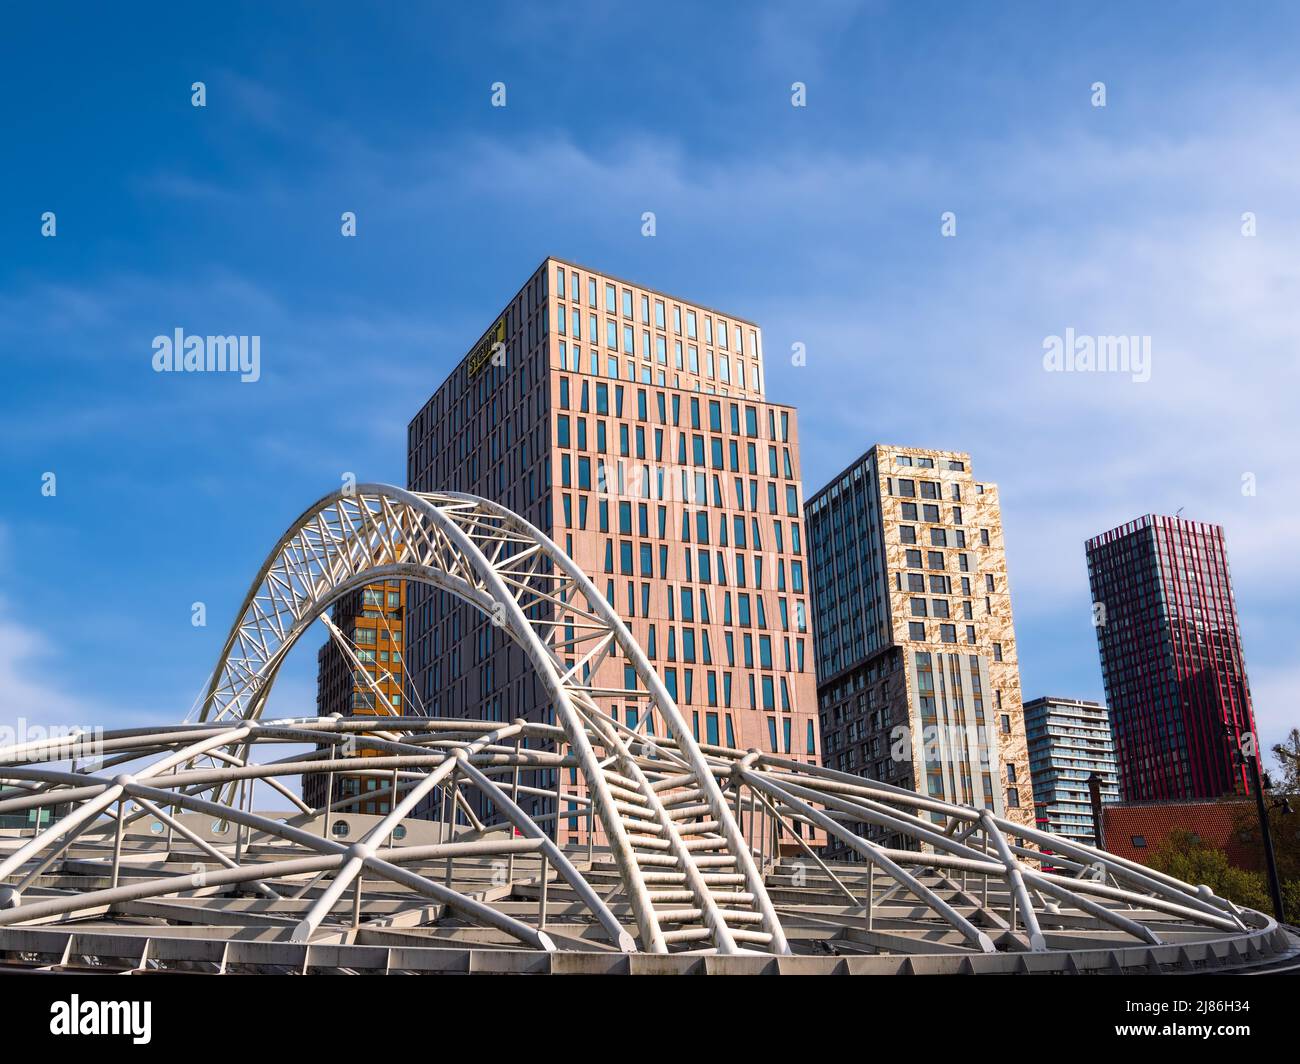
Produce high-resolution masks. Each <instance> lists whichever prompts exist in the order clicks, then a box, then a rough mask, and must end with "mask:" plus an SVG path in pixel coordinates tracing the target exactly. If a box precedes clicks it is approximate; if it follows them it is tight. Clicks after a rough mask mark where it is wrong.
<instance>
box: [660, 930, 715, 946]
mask: <svg viewBox="0 0 1300 1064" xmlns="http://www.w3.org/2000/svg"><path fill="white" fill-rule="evenodd" d="M663 936H664V942H665V943H666V944H667V945H670V946H671V945H674V944H676V943H678V942H702V941H704V940H705V939H708V938H712V937H713V932H712V931H711V930H709V929H708V928H707V927H682V928H678V929H677V930H676V931H665V932H664V933H663Z"/></svg>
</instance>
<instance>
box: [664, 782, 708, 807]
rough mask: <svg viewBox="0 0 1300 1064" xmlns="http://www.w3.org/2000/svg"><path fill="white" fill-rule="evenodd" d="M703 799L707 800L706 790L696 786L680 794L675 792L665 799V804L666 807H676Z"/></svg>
mask: <svg viewBox="0 0 1300 1064" xmlns="http://www.w3.org/2000/svg"><path fill="white" fill-rule="evenodd" d="M703 801H705V798H704V792H703V791H701V790H700V789H699V788H698V787H696V788H692V789H691V790H689V791H682V792H681V793H680V794H676V793H674V794H673V795H672V797H670V798H666V799H664V800H663V806H664V808H665V809H674V808H676V807H677V806H679V805H688V804H691V803H694V802H703Z"/></svg>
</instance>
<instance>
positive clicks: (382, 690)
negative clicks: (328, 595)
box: [302, 580, 407, 813]
mask: <svg viewBox="0 0 1300 1064" xmlns="http://www.w3.org/2000/svg"><path fill="white" fill-rule="evenodd" d="M405 619H406V584H405V582H404V581H401V580H388V581H381V582H378V583H374V584H368V585H366V586H365V587H361V588H358V589H357V590H355V591H352V592H350V593H349V594H347V595H345V596H344V597H343V598H342V599H340V600H339V601H338V602H337V603H336V604H335V606H334V609H333V611H332V612H331V616H330V620H331V621H332V622H333V624H334V625H335V627H337V628H338V629H339V631H340V632H341V633H342V636H343V639H344V643H345V644H346V645H348V650H347V651H346V652H345V651H344V649H343V648H342V647H340V646H339V644H338V642H337V641H336V640H335V639H333V638H330V639H327V640H326V641H325V642H324V644H322V646H321V648H320V650H319V651H318V652H317V654H316V712H317V715H319V716H322V717H328V716H331V715H332V714H335V713H339V714H341V715H343V716H345V717H351V716H394V715H396V716H400V715H402V714H404V713H405V712H406V708H407V707H406V705H405V702H404V698H405V694H406V683H405V676H406V670H405V662H404V661H403V660H402V637H403V633H404V631H405V624H404V623H403V622H404V621H405ZM354 656H355V660H353V657H354ZM368 755H370V756H373V755H371V752H370V751H367V750H362V751H361V756H363V757H365V756H368ZM379 786H380V783H379V781H378V780H377V779H375V778H374V777H371V778H369V779H366V780H364V781H363V780H362V779H360V778H358V777H355V776H348V775H346V774H339V775H336V777H335V779H334V784H333V787H332V789H331V788H330V787H329V785H328V780H327V778H326V775H325V774H323V773H311V774H308V775H305V776H303V779H302V787H303V797H304V799H305V800H306V801H307V802H308V803H309V804H311V805H313V806H317V807H319V806H321V805H323V804H324V803H325V800H326V795H327V792H329V797H330V799H331V805H333V806H337V805H338V804H339V803H340V802H347V800H348V799H349V798H352V797H355V796H357V795H359V794H361V791H362V789H366V790H375V789H376V788H377V787H379ZM345 808H346V811H347V812H352V813H387V812H388V809H389V805H388V801H387V799H378V800H370V801H365V800H363V801H360V802H352V803H350V804H348V805H346V807H345Z"/></svg>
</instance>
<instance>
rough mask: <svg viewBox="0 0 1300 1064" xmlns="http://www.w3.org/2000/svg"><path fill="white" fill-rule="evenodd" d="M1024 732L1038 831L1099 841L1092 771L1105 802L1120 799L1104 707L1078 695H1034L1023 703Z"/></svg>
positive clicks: (1073, 838) (1068, 837) (1089, 843)
mask: <svg viewBox="0 0 1300 1064" xmlns="http://www.w3.org/2000/svg"><path fill="white" fill-rule="evenodd" d="M1025 736H1026V738H1027V740H1028V742H1029V771H1030V775H1031V777H1032V779H1033V784H1034V806H1035V808H1036V810H1037V818H1038V827H1039V830H1040V831H1050V832H1052V833H1053V834H1054V835H1061V836H1063V837H1064V838H1066V839H1069V840H1070V841H1072V842H1081V843H1084V844H1085V845H1087V846H1095V845H1096V844H1097V826H1096V824H1095V823H1094V821H1093V815H1092V793H1091V791H1090V790H1089V788H1088V778H1089V777H1090V776H1091V775H1092V774H1093V773H1094V772H1095V773H1096V774H1097V775H1098V777H1100V779H1101V787H1100V794H1101V800H1102V802H1117V801H1119V778H1118V769H1117V768H1116V765H1115V743H1114V740H1113V739H1112V738H1111V734H1110V717H1109V715H1108V714H1107V712H1106V707H1105V706H1103V705H1102V704H1101V703H1100V702H1088V701H1084V700H1083V699H1078V698H1051V697H1044V698H1035V699H1034V700H1033V701H1031V702H1026V703H1025Z"/></svg>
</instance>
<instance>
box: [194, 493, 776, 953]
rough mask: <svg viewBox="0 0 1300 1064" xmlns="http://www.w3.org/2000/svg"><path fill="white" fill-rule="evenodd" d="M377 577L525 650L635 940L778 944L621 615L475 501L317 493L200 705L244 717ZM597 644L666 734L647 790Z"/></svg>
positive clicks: (626, 695) (682, 727)
mask: <svg viewBox="0 0 1300 1064" xmlns="http://www.w3.org/2000/svg"><path fill="white" fill-rule="evenodd" d="M389 577H400V578H404V579H408V580H417V581H422V582H425V583H428V584H431V585H432V586H434V587H437V588H439V589H441V590H444V591H448V592H450V593H452V594H454V595H456V596H457V597H459V598H461V599H463V600H464V601H466V602H468V603H470V604H472V605H474V606H476V607H478V608H479V609H480V610H482V611H483V612H484V613H486V614H488V615H489V616H491V617H492V619H493V622H494V623H496V624H498V625H499V626H500V627H501V628H502V629H503V630H504V631H505V632H506V633H507V634H508V635H509V636H510V637H511V638H512V639H513V640H514V641H515V642H516V643H517V644H518V645H519V646H520V647H521V648H522V649H523V650H524V652H525V653H526V654H527V655H528V657H529V659H530V661H531V662H532V664H533V666H534V668H535V669H536V670H537V674H538V676H539V678H540V680H541V682H542V684H543V686H544V687H545V689H546V691H547V693H548V695H549V697H550V699H551V700H552V704H553V705H554V707H555V719H556V723H557V724H558V725H559V726H560V727H561V728H562V729H563V731H564V734H565V737H566V740H567V743H568V745H569V747H570V749H571V750H572V751H573V753H574V756H575V757H576V758H577V761H578V768H579V771H580V772H581V773H582V776H583V780H584V782H585V784H586V787H587V791H588V793H589V794H590V795H591V796H592V798H593V800H594V802H595V812H596V815H597V816H598V817H599V819H600V823H601V827H602V828H603V830H604V832H605V834H606V837H607V838H608V839H609V840H610V844H611V849H612V851H613V853H614V855H615V859H616V861H617V862H618V863H619V866H620V869H621V871H622V873H623V876H624V879H625V882H626V884H627V888H628V893H629V897H630V899H631V903H632V908H633V911H634V913H635V916H636V922H637V926H638V928H639V930H640V933H641V939H642V942H643V944H644V946H645V948H646V949H648V950H650V951H652V952H667V951H668V950H669V949H670V948H671V947H673V946H676V945H687V944H689V945H691V946H693V947H705V948H708V947H712V948H714V949H716V950H718V951H719V952H722V953H731V952H735V951H736V950H738V949H745V948H754V947H761V948H763V949H765V950H769V951H772V952H775V953H785V952H787V951H788V946H787V944H786V942H785V937H784V934H783V932H782V929H781V923H780V920H779V919H778V918H777V915H776V911H775V909H774V908H773V906H772V903H771V900H770V899H769V897H768V895H767V891H766V889H765V888H764V886H763V880H762V876H761V875H760V873H759V870H758V867H757V865H756V864H755V862H754V859H753V855H752V854H751V853H750V852H749V850H748V848H747V847H746V846H745V844H744V842H743V838H742V834H741V831H740V828H739V825H738V824H737V823H736V820H735V819H734V817H733V815H732V811H731V809H730V808H729V806H728V805H727V802H726V800H725V799H724V797H723V794H722V790H721V788H720V787H719V786H718V783H717V780H716V779H715V778H714V776H713V773H712V771H711V770H710V768H709V766H708V764H707V762H706V760H705V758H704V756H703V755H702V754H701V752H700V750H699V747H698V745H697V743H696V742H695V739H694V737H693V735H692V734H691V729H690V727H689V726H688V725H687V724H686V722H685V720H684V719H683V717H682V715H681V713H680V711H679V710H678V708H677V705H676V703H675V701H674V700H673V698H672V696H671V695H670V694H669V693H668V691H667V689H666V688H665V687H664V684H663V681H662V680H661V679H660V677H659V675H658V674H657V673H656V672H655V670H654V669H653V668H652V667H651V665H650V663H649V661H648V660H647V658H646V656H645V654H644V652H643V651H642V650H641V648H640V646H638V645H637V643H636V640H635V639H633V637H632V634H631V633H630V632H629V631H628V629H627V626H626V625H625V624H624V623H623V621H622V619H621V618H620V617H619V616H618V614H617V613H615V612H614V610H613V608H612V607H611V606H610V604H609V603H608V602H606V600H605V598H604V596H603V595H602V594H601V593H600V592H599V591H598V590H597V589H596V587H595V585H594V584H593V583H592V582H591V580H590V579H589V578H588V577H587V575H586V574H585V573H584V572H583V571H582V570H581V569H579V568H578V566H577V565H576V564H574V562H573V561H572V559H570V558H569V557H568V556H567V555H566V554H565V553H564V552H563V551H562V550H560V548H559V547H557V546H556V545H555V544H554V543H553V542H552V541H551V540H550V539H549V538H547V537H546V536H545V535H544V534H543V533H542V532H540V531H539V530H538V529H536V528H535V527H533V526H532V525H531V524H529V523H528V522H526V521H524V520H523V519H522V518H521V517H519V516H518V515H517V514H515V513H513V512H512V511H510V510H508V509H506V508H504V507H502V506H499V505H497V504H495V503H492V502H489V501H488V500H485V499H481V498H478V497H476V496H472V495H462V494H455V493H441V494H417V493H414V492H409V491H406V490H404V489H401V488H396V487H392V486H390V485H382V484H366V485H360V486H358V487H356V488H355V489H353V490H350V491H340V492H337V493H335V494H332V495H329V496H326V497H325V498H323V499H321V500H319V501H318V502H317V503H316V504H315V505H313V506H312V507H311V508H309V509H308V510H307V511H306V512H305V513H303V514H302V515H301V516H300V517H299V518H298V520H297V521H295V522H294V523H293V525H292V526H291V527H290V528H289V530H288V531H287V532H286V533H285V534H284V535H283V536H282V537H281V538H280V541H279V542H278V543H277V544H276V546H275V548H274V549H273V550H272V552H271V554H270V556H269V557H268V558H267V560H266V562H265V564H264V565H263V566H262V569H261V570H260V572H259V573H258V576H257V579H256V580H255V581H254V583H253V586H252V588H250V590H249V592H248V595H247V596H246V597H245V599H244V604H243V607H242V608H241V611H240V616H239V618H238V619H237V620H236V622H235V624H234V625H233V627H232V628H231V630H230V634H229V636H228V637H227V639H226V643H225V646H224V647H223V648H222V653H221V657H220V659H219V661H218V664H217V667H216V669H215V670H214V672H213V677H212V681H211V683H210V686H209V689H208V693H207V696H206V698H205V699H204V701H203V703H202V705H201V706H200V709H199V714H198V716H199V719H200V720H201V721H208V720H211V721H216V722H228V721H234V720H254V719H257V718H258V717H259V716H260V714H261V712H262V709H263V706H264V705H265V702H266V697H267V695H268V694H269V692H270V689H271V685H272V684H273V683H274V680H275V676H276V674H277V672H278V670H279V668H280V665H281V663H282V662H283V661H284V658H285V656H286V654H287V653H288V651H289V650H290V649H291V648H292V646H293V645H294V643H295V642H296V640H297V639H298V638H299V637H300V636H301V635H302V634H303V632H305V631H306V630H307V629H308V628H309V627H310V626H311V624H312V623H313V622H314V621H315V620H316V619H317V618H318V617H319V616H321V614H322V613H324V612H325V611H326V610H327V609H328V608H329V607H330V606H331V605H332V604H333V603H334V602H335V601H337V600H338V599H339V598H341V597H342V596H343V595H344V594H346V593H347V592H349V591H351V590H353V589H355V588H357V587H360V586H362V585H364V584H366V583H370V582H373V581H375V580H379V579H384V578H389ZM610 655H615V656H621V657H622V658H623V659H624V660H625V661H626V663H627V665H629V666H630V667H631V669H632V674H633V675H634V677H635V687H634V688H633V689H631V690H626V691H622V690H620V691H618V692H617V694H618V695H619V697H620V698H623V699H634V700H636V701H637V702H638V704H639V705H640V706H641V707H642V710H641V713H640V718H641V721H642V723H643V725H644V726H645V728H647V729H653V727H654V723H655V721H658V722H660V724H661V725H662V728H663V730H664V731H666V733H667V736H668V737H669V738H671V739H673V740H674V741H675V742H676V744H677V748H676V751H675V753H674V754H673V757H674V758H675V759H676V760H677V761H678V762H679V768H680V772H679V773H678V776H679V778H677V779H676V781H675V784H676V785H675V786H672V787H669V788H667V789H664V788H659V789H656V787H655V786H654V785H652V783H651V781H650V780H648V779H647V777H646V776H645V774H644V772H643V771H642V770H641V768H640V767H639V766H638V763H637V760H636V758H635V756H633V752H632V746H633V745H634V744H636V743H645V742H652V741H653V739H652V737H651V736H649V735H640V736H636V735H633V734H630V733H628V732H627V730H626V729H624V728H622V727H620V726H619V725H618V724H617V722H615V721H612V720H611V719H610V718H609V716H608V715H607V714H606V713H605V711H604V710H603V709H602V708H601V706H600V704H599V701H598V700H599V698H600V697H601V696H602V694H605V693H608V692H602V691H601V690H600V689H599V688H597V687H596V686H595V679H594V678H595V676H596V675H597V667H598V666H599V665H600V663H602V662H603V661H604V660H605V659H606V658H607V657H609V656H610ZM344 878H345V879H346V878H348V877H346V876H345V877H344ZM737 887H738V888H739V889H736V888H737Z"/></svg>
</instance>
